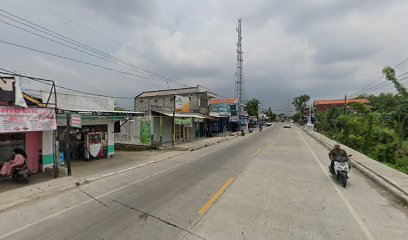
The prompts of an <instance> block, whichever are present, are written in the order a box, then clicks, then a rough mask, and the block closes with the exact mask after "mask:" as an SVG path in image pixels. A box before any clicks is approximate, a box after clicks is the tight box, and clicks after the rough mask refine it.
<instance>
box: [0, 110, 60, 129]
mask: <svg viewBox="0 0 408 240" xmlns="http://www.w3.org/2000/svg"><path fill="white" fill-rule="evenodd" d="M55 129H57V121H56V115H55V110H54V109H49V108H16V107H9V106H0V133H5V132H27V131H51V130H55Z"/></svg>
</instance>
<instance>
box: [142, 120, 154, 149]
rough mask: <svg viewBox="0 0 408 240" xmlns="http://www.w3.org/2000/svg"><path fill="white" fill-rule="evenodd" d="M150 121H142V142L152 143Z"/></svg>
mask: <svg viewBox="0 0 408 240" xmlns="http://www.w3.org/2000/svg"><path fill="white" fill-rule="evenodd" d="M150 135H151V133H150V121H149V120H142V121H140V142H141V143H143V144H150Z"/></svg>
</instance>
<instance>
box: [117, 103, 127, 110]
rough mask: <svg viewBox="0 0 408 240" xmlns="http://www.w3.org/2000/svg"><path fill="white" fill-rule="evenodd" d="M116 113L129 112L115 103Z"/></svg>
mask: <svg viewBox="0 0 408 240" xmlns="http://www.w3.org/2000/svg"><path fill="white" fill-rule="evenodd" d="M115 111H128V110H127V109H125V108H123V107H121V106H119V104H117V103H115Z"/></svg>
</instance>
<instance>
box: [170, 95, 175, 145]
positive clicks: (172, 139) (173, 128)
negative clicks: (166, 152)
mask: <svg viewBox="0 0 408 240" xmlns="http://www.w3.org/2000/svg"><path fill="white" fill-rule="evenodd" d="M173 101H174V105H173V118H172V121H173V123H172V134H173V137H172V138H171V146H173V147H174V141H175V138H176V126H175V124H176V121H175V119H174V118H175V115H176V95H174V96H173Z"/></svg>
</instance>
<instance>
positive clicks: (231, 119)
mask: <svg viewBox="0 0 408 240" xmlns="http://www.w3.org/2000/svg"><path fill="white" fill-rule="evenodd" d="M229 120H230V122H238V121H239V117H238V116H231V117H230V119H229Z"/></svg>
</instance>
